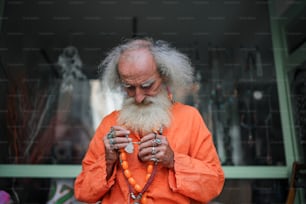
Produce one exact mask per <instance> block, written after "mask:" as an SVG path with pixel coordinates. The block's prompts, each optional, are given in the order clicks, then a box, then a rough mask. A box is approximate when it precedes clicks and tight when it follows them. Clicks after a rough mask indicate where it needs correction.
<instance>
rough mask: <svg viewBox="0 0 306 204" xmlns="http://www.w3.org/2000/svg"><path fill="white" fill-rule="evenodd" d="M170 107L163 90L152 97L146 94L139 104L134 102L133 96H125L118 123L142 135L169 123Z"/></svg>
mask: <svg viewBox="0 0 306 204" xmlns="http://www.w3.org/2000/svg"><path fill="white" fill-rule="evenodd" d="M170 108H171V101H170V100H169V98H168V94H167V92H166V91H164V90H162V91H161V92H160V93H159V94H158V95H156V96H154V97H149V96H146V98H145V100H144V102H143V103H141V104H137V103H135V99H134V98H133V97H126V98H125V99H124V101H123V107H122V110H121V111H120V114H119V117H118V123H119V125H122V126H125V127H126V128H128V129H130V130H132V131H134V132H139V133H140V134H142V135H144V134H146V133H149V132H152V131H154V130H159V129H160V128H161V127H167V126H168V125H169V124H170V122H171V114H170Z"/></svg>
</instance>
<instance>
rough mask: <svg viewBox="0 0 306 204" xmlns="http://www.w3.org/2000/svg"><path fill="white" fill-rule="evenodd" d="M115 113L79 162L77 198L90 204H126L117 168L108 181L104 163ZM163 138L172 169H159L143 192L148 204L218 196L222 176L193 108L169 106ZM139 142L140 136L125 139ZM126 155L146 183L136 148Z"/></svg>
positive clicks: (124, 186)
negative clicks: (170, 152)
mask: <svg viewBox="0 0 306 204" xmlns="http://www.w3.org/2000/svg"><path fill="white" fill-rule="evenodd" d="M118 113H119V112H118V111H114V112H112V113H111V114H110V115H108V116H106V117H105V118H104V119H103V120H102V122H101V124H100V125H99V127H98V128H97V131H96V133H95V135H94V137H93V138H92V140H91V142H90V145H89V148H88V151H87V153H86V155H85V157H84V159H83V161H82V172H81V173H80V174H79V175H78V177H77V178H76V180H75V186H74V190H75V197H76V198H77V199H78V200H80V201H82V202H88V203H94V202H97V201H100V200H103V202H102V203H103V204H116V203H118V204H125V203H128V201H129V200H130V202H131V203H133V202H132V201H133V200H132V199H130V198H129V189H128V185H127V182H126V180H125V177H124V175H123V173H122V169H121V167H120V164H119V163H118V164H117V166H116V167H115V168H114V171H113V174H112V176H111V177H110V178H109V180H106V162H105V149H104V144H103V137H104V136H105V135H106V134H107V133H108V132H109V130H110V128H111V126H114V125H116V120H117V117H118ZM163 135H164V136H166V137H167V140H168V142H169V144H170V146H171V148H172V150H173V151H174V160H175V162H174V169H173V170H170V169H167V168H164V167H162V166H161V165H158V169H157V173H156V176H155V177H154V180H153V182H152V184H151V185H150V187H149V188H148V190H147V200H148V204H151V203H160V204H168V203H169V204H170V203H173V204H174V203H179V204H185V203H207V202H209V201H210V200H212V199H213V198H215V197H216V196H218V195H219V194H220V192H221V190H222V188H223V184H224V173H223V170H222V168H221V164H220V161H219V157H218V155H217V152H216V149H215V146H214V144H213V141H212V136H211V133H210V132H209V130H208V129H207V127H206V125H205V123H204V121H203V119H202V117H201V115H200V113H199V112H198V110H197V109H195V108H193V107H191V106H187V105H183V104H181V103H175V104H174V105H173V106H172V121H171V125H170V127H168V128H165V129H164V130H163ZM129 137H131V138H132V139H133V141H139V139H140V138H139V135H136V134H134V133H131V134H130V135H129ZM134 147H135V150H134V153H132V154H128V158H127V161H128V164H129V169H130V171H131V172H132V174H133V177H134V178H135V179H136V181H137V183H139V184H141V185H142V186H143V185H144V183H145V177H146V167H147V164H145V163H142V162H140V161H139V160H138V158H137V152H138V145H134Z"/></svg>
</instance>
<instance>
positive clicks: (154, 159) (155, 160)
mask: <svg viewBox="0 0 306 204" xmlns="http://www.w3.org/2000/svg"><path fill="white" fill-rule="evenodd" d="M150 160H151V161H153V162H156V163H157V162H159V159H157V158H155V157H152V158H151V159H150Z"/></svg>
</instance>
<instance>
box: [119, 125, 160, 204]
mask: <svg viewBox="0 0 306 204" xmlns="http://www.w3.org/2000/svg"><path fill="white" fill-rule="evenodd" d="M153 132H154V133H156V134H157V133H159V134H162V132H163V128H162V127H161V128H160V129H159V130H158V131H156V130H154V131H153ZM130 144H132V142H131V143H130ZM119 151H120V155H119V159H120V165H121V167H122V171H123V175H124V177H125V178H126V181H127V184H128V187H129V201H128V203H130V198H132V199H133V200H134V204H140V203H141V204H146V203H147V194H146V191H147V189H148V188H149V186H150V185H151V183H152V181H153V179H154V177H155V174H156V171H157V165H158V162H153V161H151V162H148V166H147V174H146V177H145V181H146V183H145V185H144V186H143V187H141V186H140V185H139V184H138V183H137V182H136V180H135V178H134V177H133V175H132V173H131V171H130V170H129V164H128V162H127V152H128V153H132V152H129V151H127V149H126V148H125V149H120V150H119ZM132 151H133V150H132Z"/></svg>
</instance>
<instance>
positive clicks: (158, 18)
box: [0, 0, 306, 204]
mask: <svg viewBox="0 0 306 204" xmlns="http://www.w3.org/2000/svg"><path fill="white" fill-rule="evenodd" d="M0 29H1V30H0V31H1V32H0V93H1V96H2V100H1V101H0V127H1V128H0V193H1V192H2V193H3V194H0V195H8V196H7V197H6V196H2V197H3V198H2V197H0V203H1V201H3V203H5V202H6V201H5V199H6V200H8V201H7V203H39V204H40V203H57V204H61V203H78V202H77V201H75V199H74V197H73V181H74V178H75V177H76V175H77V174H78V173H79V172H80V170H81V166H80V164H81V161H82V158H83V156H84V153H85V152H86V149H87V145H88V143H89V141H90V139H91V137H92V136H93V133H94V131H95V129H96V128H97V125H98V124H99V122H100V120H101V119H102V118H103V116H105V115H106V114H107V113H109V112H111V111H112V110H114V109H118V108H120V106H121V101H122V98H121V97H120V95H118V93H117V92H116V91H115V90H109V89H107V88H106V87H102V86H101V84H100V80H99V77H100V76H99V72H98V65H99V63H100V62H101V61H102V60H103V59H104V57H105V56H106V54H107V52H108V51H109V50H110V49H111V48H112V47H114V46H116V45H118V44H119V43H120V42H122V40H124V39H127V38H132V37H136V36H148V37H152V38H154V39H160V40H165V41H168V42H170V44H172V45H173V46H174V47H176V48H177V49H178V50H180V51H182V52H183V53H185V54H187V55H188V56H189V57H190V59H191V61H192V63H193V65H194V67H195V69H196V72H195V74H196V80H195V81H194V88H193V91H192V92H191V93H190V94H189V95H188V97H187V99H186V101H185V103H187V104H189V105H192V106H195V107H196V108H198V110H199V111H200V113H201V114H202V116H203V118H204V120H205V122H206V124H207V126H208V127H209V129H210V130H211V131H212V133H213V137H214V138H213V139H214V142H215V145H216V147H217V150H218V154H219V156H220V160H221V162H222V165H223V168H224V171H225V174H226V183H225V187H224V190H223V192H222V194H221V195H220V196H219V197H218V198H216V199H215V200H214V201H212V203H244V204H246V203H258V204H265V203H267V204H268V203H269V204H270V203H286V199H287V194H288V190H289V189H290V183H291V181H292V179H291V175H292V173H295V171H293V169H292V164H293V162H299V163H304V162H305V160H304V158H305V152H306V150H305V149H306V146H305V145H306V135H305V130H306V129H305V128H306V120H305V119H306V117H305V113H306V108H305V96H306V87H305V81H306V53H305V52H306V51H305V50H306V43H305V42H306V2H305V1H303V0H301V1H299V0H282V1H277V0H256V1H239V0H237V1H236V0H198V1H196V0H195V1H193V0H191V1H182V0H164V1H153V0H134V1H130V0H126V1H123V0H122V1H120V0H118V1H114V0H94V1H85V0H62V1H56V0H41V1H38V0H27V1H26V0H0ZM203 191H205V189H203ZM1 199H2V200H1ZM295 202H296V203H306V198H305V191H303V190H298V191H297V194H296V199H295Z"/></svg>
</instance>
